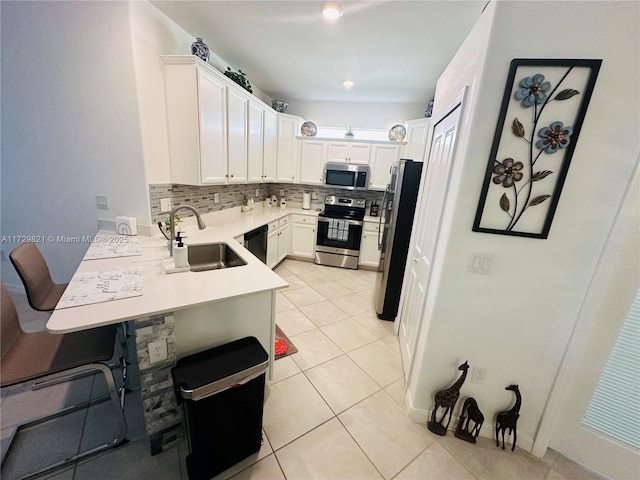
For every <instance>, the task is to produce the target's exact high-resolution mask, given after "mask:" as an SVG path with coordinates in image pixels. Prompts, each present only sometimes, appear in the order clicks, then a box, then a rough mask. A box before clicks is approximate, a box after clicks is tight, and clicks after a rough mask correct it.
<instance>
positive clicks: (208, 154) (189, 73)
mask: <svg viewBox="0 0 640 480" xmlns="http://www.w3.org/2000/svg"><path fill="white" fill-rule="evenodd" d="M164 71H165V95H166V102H167V129H168V134H169V161H170V164H171V181H172V182H174V183H181V184H186V185H202V184H216V183H226V181H227V177H226V175H227V141H226V138H227V116H226V109H227V93H226V86H225V83H224V82H223V81H221V80H220V79H218V78H216V77H215V76H214V75H212V74H210V73H209V72H206V71H204V70H202V69H200V68H198V67H196V65H194V64H193V63H191V64H186V65H184V64H165V67H164Z"/></svg>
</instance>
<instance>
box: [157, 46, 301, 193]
mask: <svg viewBox="0 0 640 480" xmlns="http://www.w3.org/2000/svg"><path fill="white" fill-rule="evenodd" d="M161 59H162V61H163V62H164V71H165V90H166V91H165V93H166V98H167V126H168V133H169V155H170V163H171V181H172V182H174V183H182V184H187V185H204V184H220V183H247V182H248V181H249V182H262V181H269V182H273V181H275V177H276V156H277V142H278V137H277V124H276V113H275V112H274V111H273V110H272V109H271V107H268V106H267V105H266V104H265V103H263V102H262V101H260V100H259V99H258V98H256V97H254V96H253V95H252V94H251V93H249V92H247V91H246V90H244V89H243V88H241V87H240V86H238V85H237V84H235V83H234V82H232V81H231V80H230V79H228V78H227V77H225V76H224V74H222V73H220V72H218V71H217V70H216V69H215V68H213V67H212V66H211V65H209V64H207V63H205V62H203V61H202V60H200V59H199V58H197V57H195V56H193V55H163V56H161ZM296 118H297V117H296ZM293 127H295V128H299V124H297V125H294V126H293ZM293 127H292V130H291V132H290V137H291V140H290V143H292V144H293V143H294V141H295V133H296V130H294V129H293ZM292 161H293V160H292ZM294 176H295V175H294ZM289 181H292V180H291V179H290V180H289Z"/></svg>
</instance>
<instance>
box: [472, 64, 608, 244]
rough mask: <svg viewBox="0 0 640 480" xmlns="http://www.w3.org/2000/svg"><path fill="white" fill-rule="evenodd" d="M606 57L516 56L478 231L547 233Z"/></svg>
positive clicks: (476, 224) (478, 214)
mask: <svg viewBox="0 0 640 480" xmlns="http://www.w3.org/2000/svg"><path fill="white" fill-rule="evenodd" d="M601 63H602V61H601V60H560V59H553V60H536V59H515V60H513V61H512V62H511V68H510V70H509V77H508V80H507V85H506V89H505V93H504V97H503V100H502V108H501V111H500V117H499V119H498V126H497V128H496V133H495V136H494V140H493V145H492V148H491V153H490V157H489V164H488V166H487V171H486V174H485V179H484V184H483V187H482V193H481V195H480V201H479V203H478V210H477V212H476V218H475V222H474V225H473V230H474V231H476V232H486V233H498V234H503V235H518V236H525V237H535V238H547V237H548V234H549V230H550V228H551V222H552V220H553V215H554V213H555V210H556V207H557V205H558V199H559V197H560V192H561V190H562V187H563V185H564V181H565V178H566V175H567V171H568V169H569V163H570V161H571V158H572V156H573V152H574V150H575V147H576V143H577V140H578V135H579V133H580V128H581V127H582V123H583V120H584V117H585V114H586V110H587V106H588V104H589V99H590V98H591V93H592V92H593V88H594V85H595V81H596V77H597V75H598V71H599V69H600V64H601Z"/></svg>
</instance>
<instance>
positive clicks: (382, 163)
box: [369, 145, 401, 190]
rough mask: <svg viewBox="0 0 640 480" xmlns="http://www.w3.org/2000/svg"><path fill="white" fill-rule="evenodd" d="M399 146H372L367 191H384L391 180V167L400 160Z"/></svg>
mask: <svg viewBox="0 0 640 480" xmlns="http://www.w3.org/2000/svg"><path fill="white" fill-rule="evenodd" d="M400 148H401V147H400V145H374V146H373V150H372V152H371V178H370V181H369V190H385V189H386V188H387V184H388V183H389V180H390V179H391V165H392V164H393V163H394V162H397V161H398V160H399V159H400Z"/></svg>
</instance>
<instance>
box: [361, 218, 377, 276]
mask: <svg viewBox="0 0 640 480" xmlns="http://www.w3.org/2000/svg"><path fill="white" fill-rule="evenodd" d="M379 230H380V226H379V223H378V222H377V221H376V222H364V227H363V228H362V242H361V243H360V259H359V260H358V265H361V266H363V267H377V266H378V264H379V263H380V250H379V249H378V232H379Z"/></svg>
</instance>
